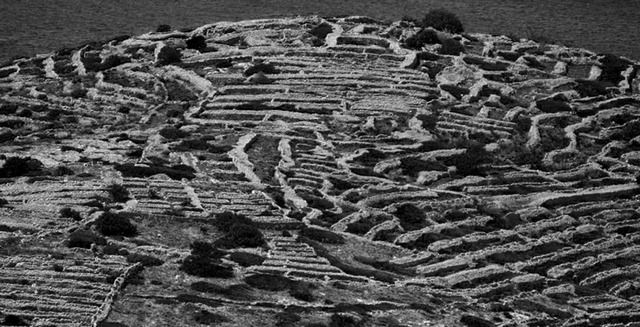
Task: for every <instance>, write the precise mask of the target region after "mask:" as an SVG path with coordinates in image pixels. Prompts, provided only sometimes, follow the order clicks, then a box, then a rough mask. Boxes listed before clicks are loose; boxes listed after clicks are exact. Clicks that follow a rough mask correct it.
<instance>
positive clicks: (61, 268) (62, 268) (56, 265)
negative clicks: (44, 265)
mask: <svg viewBox="0 0 640 327" xmlns="http://www.w3.org/2000/svg"><path fill="white" fill-rule="evenodd" d="M51 268H52V269H53V271H56V272H62V271H63V270H64V267H63V266H61V265H59V264H57V263H54V264H53V265H52V266H51Z"/></svg>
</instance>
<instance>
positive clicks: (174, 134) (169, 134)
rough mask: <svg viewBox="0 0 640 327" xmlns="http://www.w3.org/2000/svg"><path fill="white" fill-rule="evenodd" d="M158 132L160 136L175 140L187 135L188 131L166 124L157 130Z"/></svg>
mask: <svg viewBox="0 0 640 327" xmlns="http://www.w3.org/2000/svg"><path fill="white" fill-rule="evenodd" d="M158 134H160V136H162V137H164V138H166V139H169V140H176V139H180V138H183V137H186V136H189V134H188V133H186V132H183V131H181V130H179V129H177V128H175V126H166V127H164V128H162V129H161V130H160V132H158Z"/></svg>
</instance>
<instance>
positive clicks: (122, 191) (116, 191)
mask: <svg viewBox="0 0 640 327" xmlns="http://www.w3.org/2000/svg"><path fill="white" fill-rule="evenodd" d="M107 192H109V195H110V196H111V198H112V199H113V201H115V202H127V200H129V199H130V197H129V191H128V190H127V189H126V188H125V187H124V186H122V185H120V184H111V185H109V186H108V187H107Z"/></svg>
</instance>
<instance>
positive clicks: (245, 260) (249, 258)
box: [229, 252, 265, 267]
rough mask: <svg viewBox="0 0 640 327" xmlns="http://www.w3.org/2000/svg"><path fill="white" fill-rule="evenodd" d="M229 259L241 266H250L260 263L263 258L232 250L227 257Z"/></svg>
mask: <svg viewBox="0 0 640 327" xmlns="http://www.w3.org/2000/svg"><path fill="white" fill-rule="evenodd" d="M229 260H231V261H234V262H236V263H237V264H239V265H241V266H243V267H250V266H258V265H261V264H262V263H263V262H264V260H265V258H264V257H262V256H260V255H257V254H253V253H248V252H233V253H231V256H230V257H229Z"/></svg>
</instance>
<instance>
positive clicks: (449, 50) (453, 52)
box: [438, 39, 464, 56]
mask: <svg viewBox="0 0 640 327" xmlns="http://www.w3.org/2000/svg"><path fill="white" fill-rule="evenodd" d="M463 52H464V46H463V45H462V43H460V42H458V41H456V40H454V39H445V40H443V41H442V48H440V50H439V51H438V53H440V54H444V55H450V56H458V55H460V54H461V53H463Z"/></svg>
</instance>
